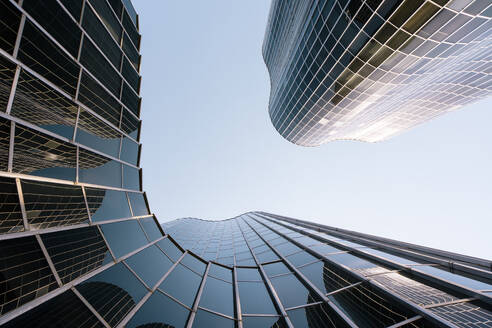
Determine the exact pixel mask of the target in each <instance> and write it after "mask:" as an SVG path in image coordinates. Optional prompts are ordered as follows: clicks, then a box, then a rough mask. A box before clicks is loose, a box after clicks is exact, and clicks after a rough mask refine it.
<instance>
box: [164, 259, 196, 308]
mask: <svg viewBox="0 0 492 328" xmlns="http://www.w3.org/2000/svg"><path fill="white" fill-rule="evenodd" d="M201 281H202V277H200V276H199V275H197V274H196V273H194V272H193V271H191V270H189V269H187V268H186V267H184V266H182V265H181V264H178V266H176V267H175V268H174V270H173V271H172V272H171V273H170V274H169V276H168V277H167V278H166V280H164V282H163V283H162V284H161V285H160V286H159V289H161V290H163V291H165V292H166V293H168V294H169V295H171V296H173V297H175V298H176V299H178V300H180V301H181V302H183V303H184V304H186V305H187V306H189V307H192V306H193V301H194V300H195V295H196V293H197V291H198V287H199V286H200V282H201Z"/></svg>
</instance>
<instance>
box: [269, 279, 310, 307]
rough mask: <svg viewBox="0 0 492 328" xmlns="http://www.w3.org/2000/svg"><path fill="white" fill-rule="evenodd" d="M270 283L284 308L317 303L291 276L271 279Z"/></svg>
mask: <svg viewBox="0 0 492 328" xmlns="http://www.w3.org/2000/svg"><path fill="white" fill-rule="evenodd" d="M271 282H272V284H273V287H274V288H275V291H276V292H277V295H278V296H279V297H280V301H281V302H282V304H283V305H284V307H286V308H290V307H293V306H298V305H302V304H308V303H313V302H316V301H318V300H317V299H316V298H315V297H314V296H313V295H311V293H310V292H309V291H308V290H307V289H306V287H305V286H304V285H303V284H302V283H301V282H300V281H299V280H298V279H297V278H296V277H295V276H294V275H293V274H289V275H286V276H279V277H274V278H271Z"/></svg>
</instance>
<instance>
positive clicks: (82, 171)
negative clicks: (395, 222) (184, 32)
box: [0, 0, 492, 328]
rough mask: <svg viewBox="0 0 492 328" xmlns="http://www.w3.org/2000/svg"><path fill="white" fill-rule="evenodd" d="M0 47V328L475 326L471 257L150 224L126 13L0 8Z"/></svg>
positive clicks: (342, 239) (300, 228) (206, 224)
mask: <svg viewBox="0 0 492 328" xmlns="http://www.w3.org/2000/svg"><path fill="white" fill-rule="evenodd" d="M299 10H300V9H299ZM0 36H1V37H0V326H2V327H141V328H142V327H162V328H164V327H175V328H177V327H238V328H242V327H277V328H280V327H403V326H406V327H433V326H441V327H456V326H466V327H486V326H491V322H492V313H491V312H490V306H491V292H492V279H491V272H490V270H491V268H492V263H491V262H490V261H487V260H481V259H475V258H470V257H467V256H462V255H459V254H452V253H447V252H443V251H438V250H433V249H428V248H424V247H419V246H416V245H410V244H404V243H400V242H397V241H392V240H387V239H382V238H377V237H374V236H369V235H364V234H359V233H355V232H351V231H345V230H341V229H335V228H331V227H326V226H320V225H316V224H313V223H309V222H304V221H299V220H294V219H290V218H285V217H280V216H277V215H273V214H268V213H263V212H251V213H246V214H244V215H241V216H238V217H236V218H233V219H230V220H225V221H203V220H198V219H191V218H188V219H180V220H175V221H172V222H169V223H166V224H164V225H163V226H160V225H159V224H158V222H157V220H156V218H155V217H154V215H152V214H151V212H150V210H149V206H148V204H147V199H146V196H145V193H143V192H142V183H141V170H140V168H139V157H140V148H141V147H140V143H139V129H140V119H139V114H140V97H139V94H138V93H139V86H140V75H139V63H140V55H139V43H140V35H139V32H138V17H137V16H136V14H135V12H134V9H133V7H132V6H131V3H130V2H129V1H126V0H125V1H123V2H121V1H120V0H107V1H106V0H70V1H68V0H43V1H38V0H23V1H19V2H16V1H13V0H4V1H1V2H0Z"/></svg>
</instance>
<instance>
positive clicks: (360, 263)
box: [327, 253, 378, 269]
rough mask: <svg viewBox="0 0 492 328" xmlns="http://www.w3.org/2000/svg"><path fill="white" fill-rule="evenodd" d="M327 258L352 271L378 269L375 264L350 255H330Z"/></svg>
mask: <svg viewBox="0 0 492 328" xmlns="http://www.w3.org/2000/svg"><path fill="white" fill-rule="evenodd" d="M327 258H329V259H330V260H332V261H334V262H336V263H339V264H342V265H344V266H346V267H348V268H351V269H373V268H377V267H378V266H377V265H376V264H374V263H371V262H369V261H366V260H364V259H361V258H360V257H357V256H354V255H352V254H349V253H342V254H333V255H328V256H327Z"/></svg>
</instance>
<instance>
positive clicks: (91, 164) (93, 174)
mask: <svg viewBox="0 0 492 328" xmlns="http://www.w3.org/2000/svg"><path fill="white" fill-rule="evenodd" d="M79 181H80V182H85V183H92V184H98V185H103V186H110V187H118V188H120V187H121V163H120V162H118V161H115V160H112V159H110V158H107V157H104V156H102V155H99V154H96V153H93V152H91V151H88V150H85V149H82V148H80V149H79Z"/></svg>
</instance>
